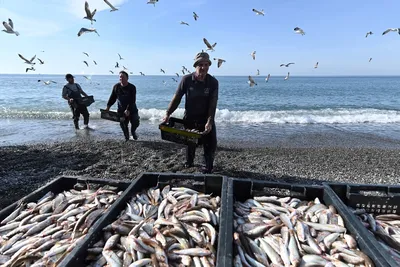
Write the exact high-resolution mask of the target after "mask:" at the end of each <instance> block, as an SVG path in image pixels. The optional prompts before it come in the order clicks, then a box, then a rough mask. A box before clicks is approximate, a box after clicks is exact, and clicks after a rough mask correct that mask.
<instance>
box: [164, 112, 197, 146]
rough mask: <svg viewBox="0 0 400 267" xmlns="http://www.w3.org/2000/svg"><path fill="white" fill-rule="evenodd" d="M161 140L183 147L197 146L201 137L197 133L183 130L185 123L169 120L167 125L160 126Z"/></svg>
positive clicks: (174, 119) (178, 120)
mask: <svg viewBox="0 0 400 267" xmlns="http://www.w3.org/2000/svg"><path fill="white" fill-rule="evenodd" d="M158 128H159V129H160V130H161V139H163V140H167V141H171V142H174V143H178V144H184V145H190V144H192V145H199V144H200V139H201V137H202V135H201V134H199V133H194V132H190V131H187V130H185V121H184V120H182V119H177V118H170V119H169V121H168V123H167V124H160V125H159V127H158Z"/></svg>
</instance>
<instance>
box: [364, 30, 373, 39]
mask: <svg viewBox="0 0 400 267" xmlns="http://www.w3.org/2000/svg"><path fill="white" fill-rule="evenodd" d="M372 34H374V33H373V32H371V31H369V32H367V34H366V35H365V38H367V37H368V35H372Z"/></svg>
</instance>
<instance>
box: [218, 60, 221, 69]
mask: <svg viewBox="0 0 400 267" xmlns="http://www.w3.org/2000/svg"><path fill="white" fill-rule="evenodd" d="M221 65H222V60H220V59H218V68H219V67H221Z"/></svg>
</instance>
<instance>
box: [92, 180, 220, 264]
mask: <svg viewBox="0 0 400 267" xmlns="http://www.w3.org/2000/svg"><path fill="white" fill-rule="evenodd" d="M220 202H221V200H220V197H218V196H216V197H212V196H211V195H207V194H203V193H200V192H197V191H195V190H192V189H189V188H185V187H170V186H169V185H167V186H165V187H164V188H163V189H162V190H160V188H149V189H146V190H143V191H142V192H140V193H137V194H136V195H135V196H133V197H132V198H131V199H130V200H129V202H128V203H127V206H126V208H125V209H124V210H123V211H122V212H121V213H120V215H119V216H118V218H117V220H116V221H114V222H113V223H111V224H110V225H108V226H106V227H105V228H104V229H103V232H102V233H101V234H100V235H101V238H100V240H98V242H97V243H95V244H94V245H93V246H92V247H91V248H89V249H88V250H87V253H88V254H87V257H86V262H87V266H104V265H106V264H107V265H108V266H113V267H114V266H115V267H116V266H131V267H134V266H160V267H166V266H199V267H200V266H215V264H216V246H217V243H216V241H217V231H218V225H219V210H220Z"/></svg>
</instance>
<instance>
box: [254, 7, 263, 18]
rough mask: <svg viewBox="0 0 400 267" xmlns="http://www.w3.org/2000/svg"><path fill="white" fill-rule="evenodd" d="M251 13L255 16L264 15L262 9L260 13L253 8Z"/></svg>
mask: <svg viewBox="0 0 400 267" xmlns="http://www.w3.org/2000/svg"><path fill="white" fill-rule="evenodd" d="M252 11H253V12H254V13H256V14H257V15H262V16H264V15H265V14H264V9H261V11H258V10H257V9H255V8H253V9H252Z"/></svg>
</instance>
